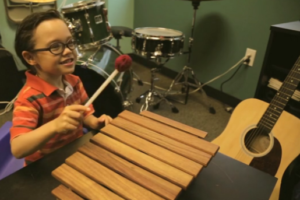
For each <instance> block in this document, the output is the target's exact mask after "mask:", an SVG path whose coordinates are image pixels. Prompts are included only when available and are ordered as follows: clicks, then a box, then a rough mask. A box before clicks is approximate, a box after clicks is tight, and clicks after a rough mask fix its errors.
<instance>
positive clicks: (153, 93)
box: [136, 57, 179, 113]
mask: <svg viewBox="0 0 300 200" xmlns="http://www.w3.org/2000/svg"><path fill="white" fill-rule="evenodd" d="M155 60H156V63H157V64H158V67H155V68H152V69H151V80H150V89H149V90H147V91H146V92H144V93H143V94H142V95H140V96H139V97H137V98H136V102H137V103H140V102H141V100H142V99H143V98H145V102H144V104H143V105H142V107H141V109H140V111H143V110H148V108H149V107H150V106H153V109H158V108H159V106H160V103H161V102H162V101H165V102H166V103H167V104H168V105H169V106H170V107H171V110H172V112H173V113H178V112H179V110H178V109H177V108H176V107H175V106H174V105H173V104H172V103H171V102H170V101H168V100H167V99H166V97H165V95H162V94H161V93H160V92H158V91H157V90H156V89H155V87H154V81H155V80H156V79H157V78H156V76H155V73H156V72H158V71H159V70H160V69H161V67H162V66H163V65H164V64H161V58H160V57H156V58H155ZM156 99H157V100H156Z"/></svg>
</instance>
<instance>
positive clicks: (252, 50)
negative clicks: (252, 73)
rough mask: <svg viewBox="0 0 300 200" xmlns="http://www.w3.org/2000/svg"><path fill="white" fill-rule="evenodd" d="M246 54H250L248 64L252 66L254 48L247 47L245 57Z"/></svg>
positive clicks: (254, 53) (254, 54)
mask: <svg viewBox="0 0 300 200" xmlns="http://www.w3.org/2000/svg"><path fill="white" fill-rule="evenodd" d="M248 56H250V62H249V64H248V66H250V67H252V66H253V64H254V60H255V56H256V50H254V49H250V48H247V49H246V54H245V58H247V57H248Z"/></svg>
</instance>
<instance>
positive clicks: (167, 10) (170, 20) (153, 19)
mask: <svg viewBox="0 0 300 200" xmlns="http://www.w3.org/2000/svg"><path fill="white" fill-rule="evenodd" d="M299 9H300V1H299V0H285V1H283V0H221V1H204V2H202V3H201V4H200V7H199V9H198V11H197V19H196V25H195V37H194V48H193V53H192V62H191V67H192V68H193V69H194V71H195V73H196V76H197V77H198V79H199V80H200V81H201V82H206V81H208V80H210V79H212V78H214V77H215V76H217V75H219V74H222V73H223V72H225V71H226V70H227V69H229V68H230V67H231V66H233V65H234V64H235V63H237V62H238V61H239V60H240V59H241V58H243V56H244V55H245V52H246V48H247V47H249V48H252V49H255V50H257V55H256V58H255V62H254V66H253V67H252V68H242V69H240V71H239V73H237V75H236V76H235V77H234V79H232V80H231V81H230V82H228V83H226V84H225V85H224V92H226V93H228V94H230V95H232V96H235V97H237V98H239V99H242V100H243V99H246V98H250V97H253V96H254V93H255V90H256V85H257V81H258V78H259V74H260V70H261V67H262V63H263V59H264V55H265V51H266V48H267V44H268V39H269V34H270V26H271V25H273V24H279V23H285V22H290V21H296V20H299V19H300V12H299ZM134 12H135V16H134V27H135V28H137V27H147V26H148V27H149V26H153V27H165V28H172V29H176V30H180V31H182V32H183V33H184V34H185V36H186V40H185V47H186V48H185V49H187V47H188V38H189V36H190V29H191V24H192V16H193V7H192V5H191V2H189V1H182V0H152V1H146V0H136V1H135V11H134ZM186 60H187V56H186V55H184V56H181V57H178V58H175V59H173V60H171V61H170V62H169V63H167V65H166V66H167V67H168V68H171V69H173V70H175V71H181V69H182V68H183V66H184V65H185V64H186ZM233 72H234V70H233V71H232V72H230V73H229V74H228V75H226V76H224V77H222V78H220V79H218V80H217V81H215V82H213V83H211V84H209V85H210V86H212V87H214V88H216V89H219V88H220V84H221V83H222V82H223V81H224V80H226V79H227V78H229V77H230V76H231V74H232V73H233Z"/></svg>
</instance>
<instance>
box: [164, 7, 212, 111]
mask: <svg viewBox="0 0 300 200" xmlns="http://www.w3.org/2000/svg"><path fill="white" fill-rule="evenodd" d="M199 5H200V1H192V6H193V7H194V15H193V21H192V28H191V36H190V39H189V50H188V60H187V64H186V65H185V66H184V68H183V69H182V71H181V72H180V73H178V75H177V76H176V77H175V79H174V80H173V81H172V83H171V85H170V87H169V89H168V91H167V93H166V95H168V93H169V92H170V91H171V90H172V88H173V87H174V85H178V84H181V85H182V89H181V92H182V93H185V100H184V101H179V100H175V101H177V102H179V103H182V104H187V102H188V96H189V90H190V86H191V87H194V88H196V89H197V88H198V89H199V88H200V92H201V93H202V95H203V96H204V98H205V102H206V104H207V106H208V107H209V111H210V113H212V114H215V113H216V111H215V109H214V107H212V105H211V104H210V103H209V99H208V97H207V94H206V92H205V91H204V90H203V88H201V86H202V84H201V83H200V82H199V80H198V79H197V78H196V76H195V73H194V71H193V69H192V68H191V67H189V66H190V62H191V55H192V47H193V42H194V38H193V37H194V29H195V20H196V14H197V10H198V7H199ZM189 75H191V76H192V79H193V83H191V82H189V80H188V79H189ZM182 78H184V80H183V82H180V81H181V80H182Z"/></svg>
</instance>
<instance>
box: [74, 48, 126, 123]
mask: <svg viewBox="0 0 300 200" xmlns="http://www.w3.org/2000/svg"><path fill="white" fill-rule="evenodd" d="M121 54H122V53H121V52H119V51H118V50H117V49H115V47H113V46H112V45H110V44H104V45H102V46H101V47H100V48H98V49H90V50H85V51H81V57H79V58H78V61H77V63H76V67H75V71H74V73H73V74H74V75H76V76H79V77H80V79H81V81H82V83H83V86H84V88H85V90H86V92H87V94H88V96H89V97H92V96H93V94H94V93H95V92H96V91H97V90H98V89H99V87H100V86H101V85H102V84H103V83H104V82H105V80H106V79H107V78H108V77H109V75H110V74H111V73H112V72H113V71H114V70H115V60H116V58H117V57H118V56H120V55H121ZM131 86H132V71H131V69H130V70H127V71H125V72H122V73H119V74H118V75H117V76H116V77H115V78H114V79H113V80H112V81H111V82H110V83H109V84H108V85H107V87H106V88H105V89H104V90H103V92H102V93H101V94H100V95H99V96H98V97H97V98H96V99H95V100H94V102H93V103H92V104H93V106H94V108H95V113H94V115H95V116H96V117H99V116H101V115H102V114H106V115H109V116H111V117H112V118H115V117H117V115H118V114H119V113H121V112H122V111H123V110H124V109H125V105H128V100H127V99H128V95H129V93H130V91H131Z"/></svg>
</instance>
